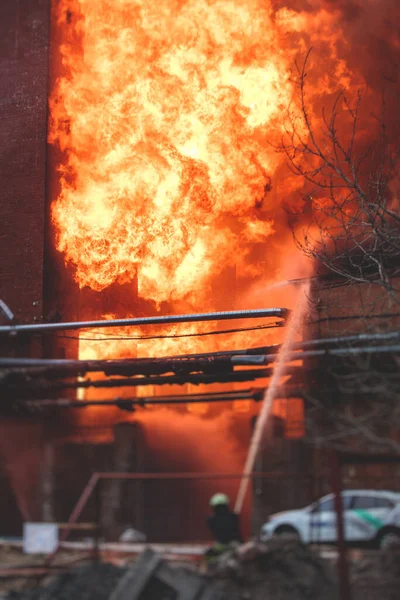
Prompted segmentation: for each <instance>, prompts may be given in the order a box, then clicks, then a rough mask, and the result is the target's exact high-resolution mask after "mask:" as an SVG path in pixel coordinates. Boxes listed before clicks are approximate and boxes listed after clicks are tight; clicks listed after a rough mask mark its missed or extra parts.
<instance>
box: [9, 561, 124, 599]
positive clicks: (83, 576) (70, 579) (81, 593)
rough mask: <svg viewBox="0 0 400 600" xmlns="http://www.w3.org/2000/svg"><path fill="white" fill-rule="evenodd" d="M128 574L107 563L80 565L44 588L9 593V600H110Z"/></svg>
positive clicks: (58, 576)
mask: <svg viewBox="0 0 400 600" xmlns="http://www.w3.org/2000/svg"><path fill="white" fill-rule="evenodd" d="M125 572H126V569H123V568H121V567H116V566H115V565H111V564H107V563H99V564H95V563H92V564H86V565H81V566H79V567H75V568H73V569H70V570H68V571H66V572H65V573H62V574H60V575H56V576H55V577H52V578H51V579H50V581H49V582H47V584H45V585H43V586H39V587H35V588H34V589H28V590H24V591H19V592H10V593H9V594H8V596H7V600H109V598H110V596H111V594H112V592H113V590H114V589H115V588H116V586H117V584H118V582H119V581H120V579H121V577H122V576H123V575H124V573H125Z"/></svg>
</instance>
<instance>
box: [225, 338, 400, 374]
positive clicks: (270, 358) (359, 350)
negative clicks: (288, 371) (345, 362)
mask: <svg viewBox="0 0 400 600" xmlns="http://www.w3.org/2000/svg"><path fill="white" fill-rule="evenodd" d="M399 352H400V345H399V344H393V346H365V347H360V346H357V347H355V348H352V347H350V348H324V349H323V350H303V351H297V352H291V353H290V354H289V355H288V357H287V360H286V362H292V361H294V360H303V359H305V358H319V357H323V356H352V355H357V356H358V355H360V354H388V353H389V354H390V353H393V354H396V353H399ZM277 356H278V354H261V355H257V356H246V355H245V356H232V358H231V362H232V364H233V365H236V366H260V365H267V364H270V363H273V362H275V360H276V359H277ZM250 373H251V371H250Z"/></svg>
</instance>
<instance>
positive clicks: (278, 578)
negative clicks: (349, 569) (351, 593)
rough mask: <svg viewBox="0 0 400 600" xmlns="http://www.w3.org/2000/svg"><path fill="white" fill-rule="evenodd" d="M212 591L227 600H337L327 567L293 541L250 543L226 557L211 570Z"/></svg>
mask: <svg viewBox="0 0 400 600" xmlns="http://www.w3.org/2000/svg"><path fill="white" fill-rule="evenodd" d="M211 577H212V578H213V579H214V581H215V584H214V585H215V589H217V590H218V591H220V592H223V593H224V594H225V595H226V597H227V598H229V599H231V598H235V599H236V598H243V599H244V598H248V599H251V600H269V599H271V600H303V599H304V600H336V599H337V598H338V591H337V585H336V583H335V580H334V577H333V574H332V573H331V570H330V568H329V567H328V566H327V564H326V563H325V562H324V561H322V560H321V559H320V558H319V557H318V556H316V555H315V554H314V553H313V552H311V550H309V549H308V548H307V547H305V546H303V545H302V544H300V543H298V542H296V541H293V542H291V541H287V540H285V541H281V540H271V541H270V542H269V543H267V544H258V543H249V544H245V545H243V546H239V547H237V548H235V549H233V550H232V551H230V552H228V553H225V554H224V555H223V556H221V557H220V558H218V559H217V560H215V562H214V564H213V566H212V567H211Z"/></svg>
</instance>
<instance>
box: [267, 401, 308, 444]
mask: <svg viewBox="0 0 400 600" xmlns="http://www.w3.org/2000/svg"><path fill="white" fill-rule="evenodd" d="M272 414H273V415H275V416H276V417H280V418H281V419H283V421H284V423H285V425H284V427H285V437H286V438H289V439H300V438H302V437H304V436H305V433H306V432H305V421H304V401H303V400H302V399H301V398H287V399H276V400H274V404H273V409H272Z"/></svg>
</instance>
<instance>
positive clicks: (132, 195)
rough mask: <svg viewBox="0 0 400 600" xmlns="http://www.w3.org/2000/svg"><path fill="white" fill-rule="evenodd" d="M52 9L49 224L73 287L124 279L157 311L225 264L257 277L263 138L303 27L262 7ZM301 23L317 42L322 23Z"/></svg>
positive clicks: (289, 94)
mask: <svg viewBox="0 0 400 600" xmlns="http://www.w3.org/2000/svg"><path fill="white" fill-rule="evenodd" d="M54 8H55V11H56V16H57V19H58V23H59V26H60V27H64V43H63V45H62V47H61V53H62V58H63V63H64V67H65V69H66V75H65V76H63V77H59V78H58V80H57V83H56V85H55V87H54V90H53V93H52V96H51V100H50V110H51V127H50V142H51V143H53V144H58V145H59V147H60V148H61V150H62V151H64V152H65V153H66V154H65V156H66V158H65V161H64V164H63V166H62V170H61V191H60V194H59V196H58V198H57V200H56V202H55V203H54V204H53V211H52V215H53V221H54V224H55V226H56V229H57V232H58V243H57V246H58V249H59V250H60V251H62V252H64V253H65V258H66V260H67V261H69V262H71V263H73V265H74V267H75V277H76V281H77V282H78V284H79V286H80V287H84V286H89V287H90V288H92V289H93V290H97V291H101V290H104V289H105V288H107V287H108V286H110V285H111V284H113V283H116V282H117V283H126V282H129V281H131V280H132V279H133V278H134V277H135V276H136V275H137V276H138V285H139V295H140V296H141V297H142V298H151V299H152V300H155V301H157V302H160V301H163V300H170V301H171V300H172V301H173V300H177V299H179V298H184V297H185V296H187V295H188V294H189V293H190V292H191V291H192V290H193V289H195V290H196V292H197V294H198V295H199V296H198V297H201V296H202V291H204V290H205V289H207V283H208V281H209V279H210V277H211V276H215V275H217V274H218V273H219V272H220V271H221V270H222V269H223V268H224V267H226V266H227V265H231V264H235V265H236V268H237V271H238V274H239V276H240V275H246V274H249V275H251V276H255V275H257V274H259V273H260V270H261V269H262V262H260V264H259V265H257V264H255V263H254V260H249V257H248V255H249V247H250V246H251V245H252V244H255V243H258V244H259V243H264V242H265V241H266V240H267V239H268V238H269V237H270V236H271V235H273V234H274V231H275V229H274V222H273V217H272V216H271V209H272V212H273V207H271V203H273V202H274V201H275V202H276V197H272V196H269V195H268V193H269V190H270V183H271V176H272V175H273V174H274V172H275V170H276V168H277V167H278V165H279V164H280V162H281V160H282V158H281V156H279V154H278V153H277V152H276V150H275V148H274V143H276V142H278V141H279V139H280V136H281V135H282V133H283V127H284V125H283V123H284V114H285V111H286V110H287V107H288V106H289V104H290V102H291V101H292V99H293V92H294V85H293V80H291V68H292V61H293V56H294V53H295V49H293V51H292V53H290V52H289V51H288V50H287V48H286V49H285V44H284V41H285V34H286V35H287V34H289V33H293V32H295V33H297V32H298V30H299V29H304V28H305V27H306V23H305V22H303V21H304V19H303V20H302V17H301V16H299V15H297V14H296V13H294V12H291V11H288V10H286V9H284V10H282V11H280V12H278V13H277V14H273V13H272V10H271V6H270V5H269V3H268V2H265V0H247V1H245V2H244V1H242V0H235V1H228V0H219V1H212V2H210V1H206V0H191V1H185V2H184V1H179V0H161V1H160V2H157V3H149V2H144V1H143V0H113V1H112V2H110V0H79V1H78V0H59V1H57V2H55V7H54ZM315 20H316V22H311V21H310V23H309V27H310V28H311V30H313V29H314V30H320V31H321V32H322V35H324V33H326V32H327V31H328V30H329V26H330V25H331V24H332V21H331V17H330V15H329V14H328V13H326V12H324V11H320V12H319V13H318V15H317V17H316V19H315ZM65 29H66V30H67V31H68V30H69V32H68V33H65ZM71 30H72V31H71ZM330 38H331V39H334V36H333V33H332V31H330ZM296 50H297V49H296ZM339 67H340V68H339ZM335 68H336V69H339V70H340V71H341V73H340V76H342V72H343V71H344V70H345V69H344V66H343V64H342V62H341V61H337V63H335ZM324 77H325V79H326V78H327V76H326V75H324ZM323 79H324V78H323ZM324 86H325V87H327V86H328V83H327V82H326V81H324Z"/></svg>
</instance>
